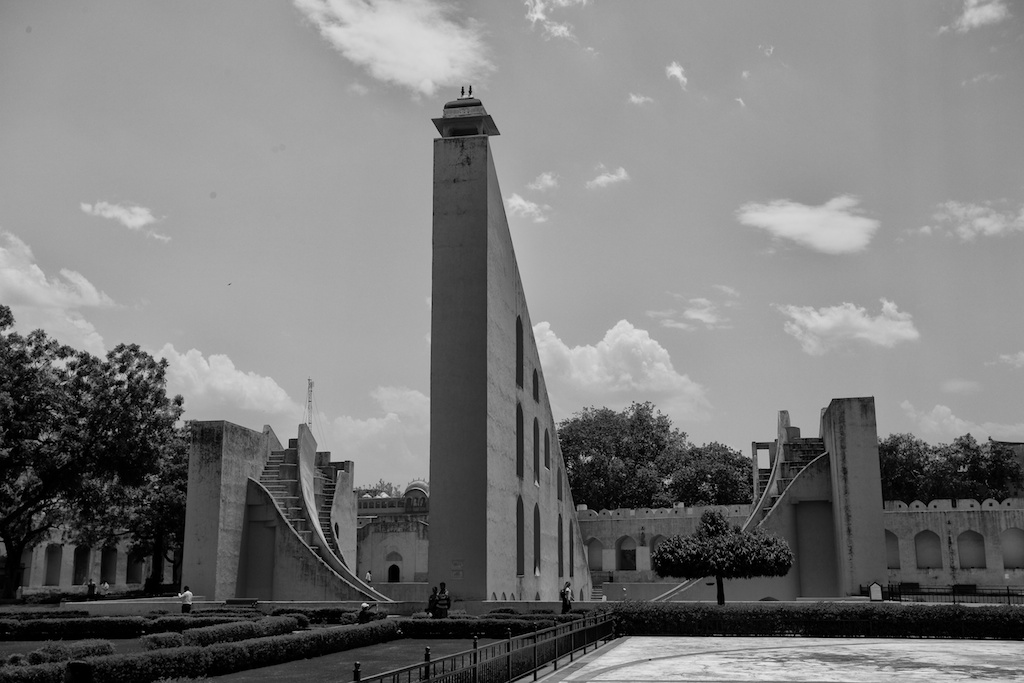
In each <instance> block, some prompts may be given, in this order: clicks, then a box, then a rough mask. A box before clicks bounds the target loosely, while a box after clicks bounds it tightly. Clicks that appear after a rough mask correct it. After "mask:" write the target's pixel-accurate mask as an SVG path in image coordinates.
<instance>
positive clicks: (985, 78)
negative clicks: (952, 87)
mask: <svg viewBox="0 0 1024 683" xmlns="http://www.w3.org/2000/svg"><path fill="white" fill-rule="evenodd" d="M1002 78H1003V77H1002V76H1001V75H1000V74H978V75H977V76H974V77H973V78H969V79H966V80H963V81H960V87H962V88H963V87H966V86H968V85H977V84H978V83H995V82H996V81H999V80H1002Z"/></svg>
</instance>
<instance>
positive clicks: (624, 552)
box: [615, 536, 636, 571]
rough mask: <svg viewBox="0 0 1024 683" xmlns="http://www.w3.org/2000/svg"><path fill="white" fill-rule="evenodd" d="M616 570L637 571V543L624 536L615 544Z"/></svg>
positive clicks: (630, 537) (631, 538)
mask: <svg viewBox="0 0 1024 683" xmlns="http://www.w3.org/2000/svg"><path fill="white" fill-rule="evenodd" d="M615 568H616V569H618V570H619V571H635V570H636V541H634V540H633V537H632V536H623V537H622V538H620V539H619V540H618V541H617V542H616V543H615Z"/></svg>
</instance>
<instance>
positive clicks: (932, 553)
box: [914, 530, 942, 569]
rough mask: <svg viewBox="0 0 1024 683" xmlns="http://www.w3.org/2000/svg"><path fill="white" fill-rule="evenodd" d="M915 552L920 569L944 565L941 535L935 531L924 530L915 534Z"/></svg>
mask: <svg viewBox="0 0 1024 683" xmlns="http://www.w3.org/2000/svg"><path fill="white" fill-rule="evenodd" d="M914 553H915V554H916V555H917V568H918V569H934V568H936V567H941V566H942V546H941V545H940V544H939V535H938V534H936V533H935V532H934V531H928V530H925V531H922V532H921V533H919V534H918V535H917V536H914Z"/></svg>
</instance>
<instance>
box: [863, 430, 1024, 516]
mask: <svg viewBox="0 0 1024 683" xmlns="http://www.w3.org/2000/svg"><path fill="white" fill-rule="evenodd" d="M878 458H879V466H880V469H881V474H882V498H883V499H885V500H902V501H904V502H906V503H910V502H912V501H914V500H921V501H924V502H928V501H931V500H936V499H940V498H952V499H956V498H974V499H976V500H985V499H986V498H994V499H996V500H1004V499H1006V498H1010V497H1013V496H1015V495H1017V494H1018V492H1019V491H1020V489H1021V483H1022V482H1021V479H1022V473H1021V467H1020V463H1019V462H1018V461H1017V458H1016V456H1015V455H1014V453H1013V451H1012V450H1011V449H1010V448H1009V447H1007V446H1004V445H1002V444H999V443H996V442H994V441H992V440H991V439H989V440H988V441H987V442H985V443H983V444H979V443H978V442H977V440H975V438H974V437H973V436H971V435H970V434H965V435H963V436H958V437H957V438H955V439H953V442H952V443H949V444H938V445H937V446H932V445H929V444H927V443H925V442H924V441H922V440H920V439H918V438H916V437H914V436H913V435H911V434H890V435H889V436H888V437H886V438H884V439H879V442H878Z"/></svg>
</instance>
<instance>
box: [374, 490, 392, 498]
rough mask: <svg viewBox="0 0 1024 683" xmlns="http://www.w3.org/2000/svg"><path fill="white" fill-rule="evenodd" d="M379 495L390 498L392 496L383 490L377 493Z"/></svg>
mask: <svg viewBox="0 0 1024 683" xmlns="http://www.w3.org/2000/svg"><path fill="white" fill-rule="evenodd" d="M377 497H378V498H390V497H391V496H389V495H388V494H386V493H384V492H383V491H381V492H380V493H378V494H377Z"/></svg>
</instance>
